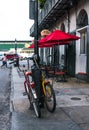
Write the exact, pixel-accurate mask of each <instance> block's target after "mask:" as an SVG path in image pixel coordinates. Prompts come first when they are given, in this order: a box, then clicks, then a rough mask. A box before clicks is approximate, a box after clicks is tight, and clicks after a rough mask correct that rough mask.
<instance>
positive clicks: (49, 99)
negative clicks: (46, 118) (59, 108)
mask: <svg viewBox="0 0 89 130" xmlns="http://www.w3.org/2000/svg"><path fill="white" fill-rule="evenodd" d="M45 104H46V108H47V110H48V111H49V112H54V111H55V109H56V97H55V92H54V89H53V87H52V85H51V84H50V83H48V84H46V85H45Z"/></svg>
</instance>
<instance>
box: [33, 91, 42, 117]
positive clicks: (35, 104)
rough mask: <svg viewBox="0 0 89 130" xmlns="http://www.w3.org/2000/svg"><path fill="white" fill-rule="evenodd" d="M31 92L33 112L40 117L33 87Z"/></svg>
mask: <svg viewBox="0 0 89 130" xmlns="http://www.w3.org/2000/svg"><path fill="white" fill-rule="evenodd" d="M31 92H32V105H33V108H34V112H35V114H36V116H37V117H38V118H40V117H41V110H40V106H39V101H38V99H37V95H36V92H35V90H33V89H32V91H31Z"/></svg>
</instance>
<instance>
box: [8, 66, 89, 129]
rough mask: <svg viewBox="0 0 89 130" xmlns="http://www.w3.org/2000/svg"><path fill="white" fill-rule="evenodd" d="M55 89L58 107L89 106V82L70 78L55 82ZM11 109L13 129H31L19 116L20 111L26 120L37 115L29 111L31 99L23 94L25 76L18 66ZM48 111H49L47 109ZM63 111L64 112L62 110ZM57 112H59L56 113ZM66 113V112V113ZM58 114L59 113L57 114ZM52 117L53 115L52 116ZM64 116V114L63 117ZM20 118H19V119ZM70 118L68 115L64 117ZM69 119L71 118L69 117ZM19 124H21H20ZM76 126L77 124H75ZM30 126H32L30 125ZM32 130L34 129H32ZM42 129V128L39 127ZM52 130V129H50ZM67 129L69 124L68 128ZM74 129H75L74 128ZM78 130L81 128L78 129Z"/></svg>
mask: <svg viewBox="0 0 89 130" xmlns="http://www.w3.org/2000/svg"><path fill="white" fill-rule="evenodd" d="M54 89H55V93H56V99H57V108H58V109H59V108H62V107H64V108H66V107H75V106H84V107H85V106H89V84H88V83H85V82H78V81H77V80H76V79H75V78H69V79H68V82H64V83H61V82H54ZM11 90H12V91H11V105H10V106H11V107H10V109H11V111H12V128H11V130H20V129H21V130H29V129H28V124H29V123H28V121H26V122H23V123H24V127H25V128H22V127H23V124H22V121H21V120H22V119H21V118H20V117H18V116H21V115H19V113H20V114H21V113H22V114H23V116H22V117H23V120H24V121H25V119H26V118H28V117H27V116H28V114H30V116H31V117H29V118H33V117H34V116H35V115H34V113H33V115H34V116H33V115H31V114H32V111H29V101H28V99H27V96H26V95H25V96H24V95H23V92H24V76H23V73H21V72H20V73H19V72H18V71H17V68H12V82H11ZM46 112H47V111H46ZM61 113H63V112H61ZM56 114H57V113H56ZM64 115H65V114H64ZM56 116H57V115H56ZM51 118H52V117H51ZM62 118H64V116H63V117H62ZM17 119H18V120H17ZM64 119H66V120H67V119H68V117H66V118H64ZM62 120H63V119H62ZM68 121H69V119H68ZM18 124H19V126H18ZM75 126H76V124H75ZM29 127H30V126H29ZM31 130H32V129H31ZM39 130H40V129H39ZM49 130H50V129H49ZM64 130H67V126H66V129H64ZM73 130H74V129H73ZM76 130H80V129H77V127H76Z"/></svg>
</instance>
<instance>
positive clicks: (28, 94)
mask: <svg viewBox="0 0 89 130" xmlns="http://www.w3.org/2000/svg"><path fill="white" fill-rule="evenodd" d="M25 89H26V93H27V97H28V100H29V103H30V106H31V105H32V94H31V91H30V88H29V87H28V85H27V84H26V83H25Z"/></svg>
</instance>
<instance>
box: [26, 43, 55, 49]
mask: <svg viewBox="0 0 89 130" xmlns="http://www.w3.org/2000/svg"><path fill="white" fill-rule="evenodd" d="M52 46H53V45H50V44H47V43H46V44H45V45H43V44H41V45H39V43H38V47H40V48H44V47H52ZM34 47H35V45H34V43H32V44H31V45H30V46H29V47H28V48H34Z"/></svg>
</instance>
